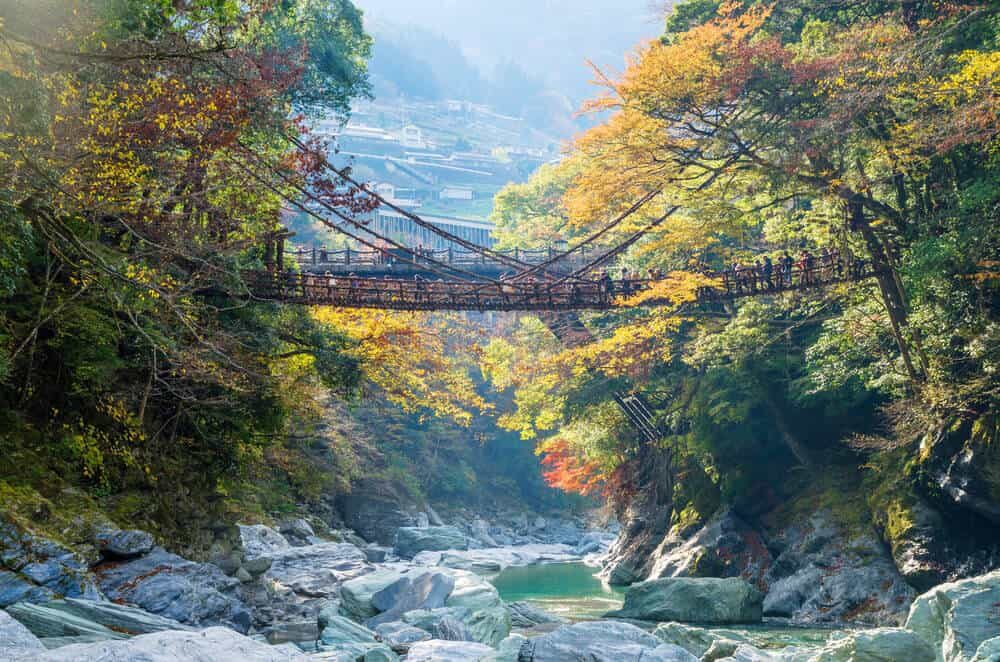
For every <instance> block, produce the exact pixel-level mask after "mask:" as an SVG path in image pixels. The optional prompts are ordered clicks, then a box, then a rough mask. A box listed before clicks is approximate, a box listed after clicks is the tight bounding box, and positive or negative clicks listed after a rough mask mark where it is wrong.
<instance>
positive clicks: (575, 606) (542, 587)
mask: <svg viewBox="0 0 1000 662" xmlns="http://www.w3.org/2000/svg"><path fill="white" fill-rule="evenodd" d="M595 572H597V569H596V568H594V567H592V566H589V565H587V564H585V563H583V562H575V563H544V564H536V565H529V566H520V567H510V568H506V569H505V570H503V571H502V572H500V573H499V574H498V575H495V576H493V577H491V578H489V579H490V581H491V582H492V583H493V585H494V586H496V588H497V591H499V593H500V597H501V598H503V599H504V600H505V601H507V602H514V601H519V600H523V601H525V602H530V603H532V604H534V605H535V606H537V607H540V608H542V609H544V610H545V611H547V612H549V613H551V614H556V615H558V616H562V617H563V618H565V619H567V620H570V621H588V620H596V619H600V618H601V617H602V616H603V615H604V614H605V613H606V612H608V611H611V610H613V609H618V608H620V607H621V605H622V602H623V600H624V596H625V589H624V588H619V587H612V586H610V585H608V584H606V583H604V582H602V581H601V580H600V579H598V578H597V577H595V576H594V573H595ZM635 623H636V625H645V626H647V627H649V628H652V627H654V626H655V625H656V624H655V623H639V622H635ZM706 629H708V630H714V631H720V633H722V632H723V631H724V632H729V633H738V634H739V635H740V636H741V637H740V638H743V639H745V640H746V641H749V642H750V643H751V644H753V645H754V646H756V647H758V648H764V649H774V648H784V647H786V646H807V647H818V646H822V645H823V644H824V643H825V642H826V641H827V640H828V639H829V638H830V636H831V635H833V634H834V633H836V632H837V631H838V630H835V629H832V628H829V629H828V628H816V627H799V626H793V625H789V624H787V623H785V622H783V621H781V620H780V619H778V620H776V619H765V622H764V623H763V624H761V625H740V626H733V627H725V628H716V627H708V628H706Z"/></svg>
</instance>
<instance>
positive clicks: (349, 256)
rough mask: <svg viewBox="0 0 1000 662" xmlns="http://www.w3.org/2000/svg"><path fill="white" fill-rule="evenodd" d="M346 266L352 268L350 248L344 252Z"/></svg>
mask: <svg viewBox="0 0 1000 662" xmlns="http://www.w3.org/2000/svg"><path fill="white" fill-rule="evenodd" d="M344 264H346V265H348V266H350V264H351V249H350V247H348V248H347V250H345V251H344Z"/></svg>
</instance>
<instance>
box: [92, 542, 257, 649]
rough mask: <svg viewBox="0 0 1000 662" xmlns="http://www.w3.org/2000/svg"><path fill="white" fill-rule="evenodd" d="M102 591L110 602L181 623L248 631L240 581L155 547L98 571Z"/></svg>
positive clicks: (215, 569) (248, 626) (212, 567)
mask: <svg viewBox="0 0 1000 662" xmlns="http://www.w3.org/2000/svg"><path fill="white" fill-rule="evenodd" d="M97 577H98V580H99V582H100V586H101V590H102V591H104V593H105V595H107V596H108V598H110V599H111V600H114V601H117V602H125V603H129V604H133V605H135V606H137V607H140V608H142V609H144V610H145V611H148V612H152V613H153V614H158V615H160V616H164V617H166V618H171V619H174V620H176V621H179V622H181V623H184V624H186V625H195V626H203V625H216V624H225V625H229V626H231V627H233V628H234V629H236V630H238V631H240V632H246V631H247V630H248V629H249V628H250V613H249V611H248V610H247V608H246V605H244V604H243V602H242V601H241V599H240V582H239V580H237V579H234V578H232V577H227V576H226V575H225V573H223V572H222V571H221V570H220V569H219V568H217V567H216V566H214V565H211V564H207V563H195V562H193V561H188V560H187V559H184V558H181V557H180V556H177V555H176V554H171V553H169V552H167V551H165V550H163V549H162V548H156V549H154V550H153V551H152V552H150V553H149V554H147V555H146V556H143V557H141V558H138V559H134V560H131V561H125V562H121V563H106V564H104V565H101V566H100V567H99V568H98V569H97Z"/></svg>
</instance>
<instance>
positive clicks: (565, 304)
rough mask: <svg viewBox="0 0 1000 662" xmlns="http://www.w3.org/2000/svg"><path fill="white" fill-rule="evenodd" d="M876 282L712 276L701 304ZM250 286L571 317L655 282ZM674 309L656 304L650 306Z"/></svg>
mask: <svg viewBox="0 0 1000 662" xmlns="http://www.w3.org/2000/svg"><path fill="white" fill-rule="evenodd" d="M873 275H874V272H873V271H872V270H871V268H870V267H869V266H867V265H865V264H860V263H859V264H855V265H854V266H853V267H852V268H851V269H849V270H845V269H843V268H841V267H840V266H839V265H829V266H819V267H815V268H813V269H809V270H802V269H793V270H792V272H791V273H790V274H785V275H784V277H780V276H776V277H773V278H772V282H771V283H770V284H768V283H767V282H766V281H764V280H763V278H760V277H757V278H752V279H751V278H743V279H737V280H733V278H732V276H731V275H730V274H712V276H713V277H714V280H715V281H716V282H717V283H719V284H720V285H719V286H713V287H703V288H702V289H701V291H700V292H699V293H698V301H699V302H700V303H706V302H717V301H727V300H734V299H740V298H744V297H753V296H763V295H771V294H777V293H780V292H787V291H793V290H810V289H816V288H820V287H826V286H829V285H833V284H836V283H842V282H850V281H859V280H863V279H866V278H870V277H872V276H873ZM246 282H247V285H248V287H249V289H250V292H251V294H252V295H253V296H255V297H256V298H259V299H265V300H272V301H280V302H283V303H291V304H302V305H318V306H337V307H343V308H376V309H386V310H455V311H488V310H495V311H516V310H523V311H567V310H604V309H608V308H611V307H613V306H615V305H616V302H618V301H619V300H620V299H623V298H627V296H630V295H632V294H635V293H638V292H640V291H643V290H646V289H648V288H649V287H650V285H651V284H652V282H653V281H650V280H630V281H622V280H617V281H613V283H612V286H611V287H605V286H604V285H602V284H601V283H600V282H599V281H596V280H590V281H583V282H575V283H570V282H567V283H559V284H550V283H546V282H535V283H531V284H523V285H520V286H515V285H513V284H498V283H475V282H470V281H458V280H437V281H429V280H419V279H406V280H404V279H390V278H386V279H378V278H360V277H344V276H337V275H315V274H300V273H280V274H276V273H268V272H250V273H247V274H246ZM657 303H659V304H661V305H662V304H668V303H670V302H668V301H661V302H656V301H650V302H647V303H645V304H644V305H656V304H657Z"/></svg>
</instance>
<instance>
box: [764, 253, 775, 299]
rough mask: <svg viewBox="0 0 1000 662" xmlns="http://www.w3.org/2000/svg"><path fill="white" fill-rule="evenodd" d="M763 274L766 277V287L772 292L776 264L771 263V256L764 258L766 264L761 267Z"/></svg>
mask: <svg viewBox="0 0 1000 662" xmlns="http://www.w3.org/2000/svg"><path fill="white" fill-rule="evenodd" d="M761 274H762V275H763V276H764V283H763V284H764V286H765V287H766V288H767V289H768V291H771V290H773V289H774V279H773V277H774V264H773V263H772V262H771V256H770V255H765V256H764V264H763V265H762V266H761Z"/></svg>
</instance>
